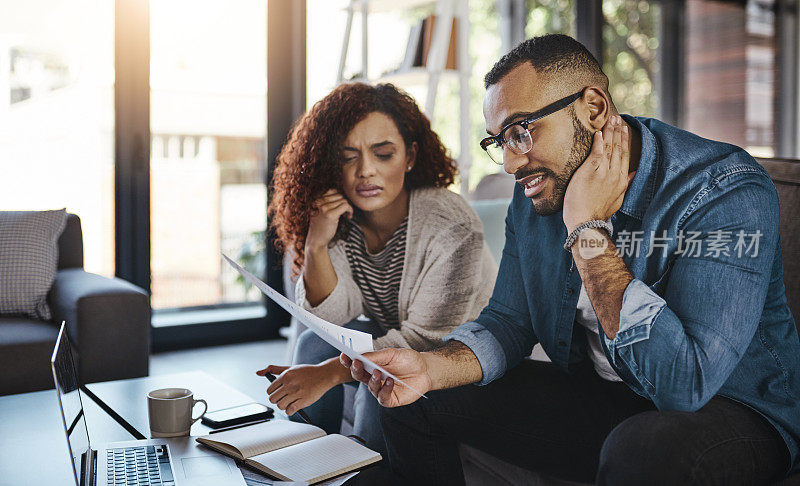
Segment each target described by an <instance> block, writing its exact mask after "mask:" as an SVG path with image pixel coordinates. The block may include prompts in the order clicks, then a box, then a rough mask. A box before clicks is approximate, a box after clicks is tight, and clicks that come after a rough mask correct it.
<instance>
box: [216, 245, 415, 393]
mask: <svg viewBox="0 0 800 486" xmlns="http://www.w3.org/2000/svg"><path fill="white" fill-rule="evenodd" d="M222 257H223V258H224V259H225V260H226V261H227V262H228V263H230V264H231V266H232V267H233V268H234V269H236V271H237V272H239V273H240V274H241V275H242V277H244V279H245V280H247V281H248V282H250V283H251V284H253V285H255V286H256V287H257V288H258V289H259V290H260V291H261V292H262V293H263V294H264V295H266V296H267V297H269V298H270V299H272V300H274V301H275V303H276V304H278V305H279V306H281V307H283V308H284V309H285V310H286V312H288V313H290V314H291V315H293V316H294V317H296V318H297V319H299V320H300V322H302V323H303V324H305V325H306V326H308V328H309V329H311V331H313V332H314V334H316V335H317V336H319V337H320V338H322V339H323V340H324V341H325V342H327V343H328V344H330V345H331V346H333V347H334V348H336V349H338V350H339V351H341V352H342V353H344V354H346V355H347V356H349V357H350V359H352V360H356V359H357V360H359V361H361V362H362V363H363V364H364V369H365V370H367V372H369V373H372V372H373V371H375V370H376V369H377V370H379V371H380V372H381V373H383V375H384V376H385V377H390V378H392V379H393V380H394V381H395V383H398V384H401V385H403V386H405V387H406V388H408V389H409V390H411V391H413V392H414V393H416V394H417V395H419V396H421V397H423V398H428V397H426V396H425V395H423V394H422V393H420V392H418V391H417V390H414V389H413V388H411V387H410V386H408V385H407V384H406V383H405V382H403V381H402V380H400V379H399V378H397V377H396V376H394V375H393V374H391V373H389V372H388V371H386V370H385V369H384V368H383V367H381V366H379V365H377V364H375V363H373V362H372V361H370V360H369V359H368V358H365V357H364V356H363V355H362V354H361V353H366V352H369V351H372V349H373V348H372V335H370V334H368V333H366V332H361V331H356V330H355V329H347V328H345V327H342V326H337V325H336V324H332V323H330V322H328V321H326V320H325V319H321V318H319V317H317V316H315V315H314V314H312V313H310V312H308V311H307V310H305V309H303V308H302V307H300V306H299V305H297V304H295V303H294V302H292V301H291V300H289V299H287V298H286V297H284V296H283V295H281V294H280V293H279V292H278V291H277V290H275V289H273V288H272V287H270V286H269V285H267V284H265V283H264V282H262V281H261V280H259V279H258V278H256V277H255V276H254V275H253V274H252V273H250V272H248V271H247V270H245V269H244V268H242V267H240V266H239V265H238V264H237V263H236V262H234V261H233V260H231V259H230V258H228V257H227V255H225V254H224V253H223V254H222Z"/></svg>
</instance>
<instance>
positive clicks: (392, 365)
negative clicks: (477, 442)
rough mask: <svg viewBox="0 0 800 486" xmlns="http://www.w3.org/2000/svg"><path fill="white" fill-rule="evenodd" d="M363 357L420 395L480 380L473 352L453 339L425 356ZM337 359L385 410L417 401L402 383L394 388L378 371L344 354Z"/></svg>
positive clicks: (387, 352)
mask: <svg viewBox="0 0 800 486" xmlns="http://www.w3.org/2000/svg"><path fill="white" fill-rule="evenodd" d="M364 357H365V358H369V359H370V360H372V362H373V363H375V364H377V365H379V366H381V367H382V368H383V369H385V370H386V371H388V372H389V373H391V374H393V375H394V376H396V377H397V378H398V379H401V380H403V382H404V383H407V384H408V386H411V387H413V388H414V390H417V391H418V392H420V393H427V392H429V391H430V390H441V389H443V388H454V387H457V386H462V385H468V384H470V383H475V382H477V381H480V380H481V378H482V377H483V369H482V368H481V364H480V362H479V361H478V358H477V357H476V356H475V353H473V352H472V350H471V349H470V348H469V347H467V346H466V345H465V344H464V343H462V342H460V341H456V340H453V341H448V342H446V343H444V344H443V345H442V347H440V348H437V349H434V350H433V351H426V352H424V353H420V352H417V351H414V350H413V349H394V348H389V349H382V350H380V351H375V352H373V353H364ZM339 359H340V360H341V363H342V364H343V365H345V366H348V367H349V368H350V374H351V375H352V377H353V378H354V379H356V380H358V381H360V382H361V383H363V384H365V385H367V386H368V387H369V391H371V392H372V394H373V395H375V398H377V399H378V403H380V404H381V405H383V406H384V407H399V406H401V405H408V404H409V403H413V402H414V401H416V400H417V399H418V398H419V395H417V394H416V393H415V392H414V391H413V390H411V389H409V388H408V387H405V386H403V385H402V384H400V385H396V384H395V383H394V380H393V379H391V378H386V377H384V376H383V373H381V372H380V371H378V370H375V371H374V372H373V373H372V374H370V373H368V372H367V370H365V369H364V364H363V363H361V362H360V361H358V360H355V361H353V360H351V359H350V358H349V357H348V356H347V355H346V354H342V355H341V356H339Z"/></svg>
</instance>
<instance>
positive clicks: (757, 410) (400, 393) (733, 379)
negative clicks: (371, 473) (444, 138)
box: [341, 35, 800, 485]
mask: <svg viewBox="0 0 800 486" xmlns="http://www.w3.org/2000/svg"><path fill="white" fill-rule="evenodd" d="M485 84H486V97H485V100H484V116H485V118H486V127H487V132H488V133H489V137H488V138H487V139H484V141H482V142H481V145H482V146H483V147H484V148H485V149H487V152H489V154H490V155H491V156H492V157H493V159H494V160H496V161H497V162H500V163H502V164H503V167H504V169H505V170H506V172H508V173H509V174H513V175H514V176H515V177H516V179H517V181H518V182H519V186H518V187H517V188H516V189H515V192H514V198H513V200H512V202H511V205H510V207H509V210H508V216H507V218H506V245H505V249H504V250H503V258H502V261H501V263H500V270H499V274H498V278H497V282H496V284H495V289H494V294H493V296H492V299H491V301H490V302H489V304H488V306H487V307H486V308H485V309H484V310H483V311H482V313H481V314H480V316H479V317H478V318H477V319H475V321H473V322H468V323H465V324H463V325H462V326H460V327H459V328H457V329H456V330H455V331H454V332H452V333H451V334H449V335H448V336H447V337H446V338H445V341H446V343H445V344H444V345H443V346H442V347H441V348H439V349H437V350H434V351H431V352H426V353H418V352H416V351H412V350H407V349H406V350H399V349H385V350H381V351H378V352H375V353H370V354H367V355H366V356H368V357H369V358H370V359H372V360H374V361H375V362H376V363H377V364H379V365H382V366H384V367H385V368H386V369H387V370H388V371H389V372H391V373H393V374H394V375H395V376H397V377H398V378H400V379H402V380H403V381H404V382H406V383H408V384H409V385H410V386H411V387H414V388H415V389H417V390H419V391H420V392H422V393H426V394H427V396H428V397H429V399H428V400H425V399H420V400H418V401H416V400H417V398H418V396H417V395H416V394H415V393H414V392H413V391H411V390H410V389H409V388H407V387H404V386H401V385H395V384H394V382H393V380H392V379H385V380H384V379H383V376H382V375H381V373H380V372H379V371H376V372H374V373H373V374H372V375H370V374H369V373H367V372H366V371H365V370H364V368H363V365H362V364H361V363H360V362H358V361H356V362H350V360H349V359H347V358H346V356H342V358H341V359H342V362H343V364H345V365H346V366H350V367H351V373H352V375H353V377H354V378H355V379H358V380H359V381H362V382H364V383H367V384H368V385H369V388H370V390H371V391H372V393H373V394H374V395H375V396H376V397H377V398H378V400H379V402H380V403H381V404H382V405H384V406H385V407H398V408H386V409H383V412H384V413H383V427H384V433H385V435H386V438H387V445H388V450H389V461H390V464H391V467H392V470H393V472H394V473H395V474H397V475H398V476H400V477H402V478H404V479H405V480H406V481H408V482H412V483H413V484H423V483H424V484H463V481H464V479H463V473H462V471H461V463H460V460H459V455H458V450H457V445H458V443H459V442H463V443H466V444H469V445H471V446H474V447H476V448H479V449H482V450H484V451H486V452H489V453H491V454H494V455H495V456H497V457H500V458H502V459H504V460H506V461H508V462H511V463H514V464H518V465H520V466H522V467H525V468H527V469H530V470H536V471H539V472H542V473H544V474H547V475H552V476H557V477H560V478H564V479H568V480H578V481H596V482H597V484H614V485H616V484H695V483H703V484H706V483H709V484H761V483H765V482H768V481H773V480H776V479H779V478H781V477H783V476H785V475H786V474H787V472H788V471H789V470H790V469H791V468H792V466H794V467H797V462H798V460H797V457H798V439H800V376H799V374H798V370H800V342H798V336H797V331H796V327H795V323H794V320H793V318H792V316H791V314H790V313H789V310H788V307H787V303H786V296H785V291H784V286H783V281H782V265H781V251H780V243H779V235H778V211H779V208H778V198H777V193H776V191H775V188H774V186H773V185H772V182H771V180H770V178H769V176H768V175H767V173H766V172H765V171H764V169H763V168H761V167H760V166H759V165H758V164H757V163H756V162H755V161H754V160H753V159H752V157H750V156H749V155H748V154H747V153H746V152H744V151H743V150H742V149H740V148H738V147H735V146H732V145H729V144H724V143H719V142H713V141H710V140H705V139H702V138H700V137H697V136H695V135H692V134H690V133H687V132H684V131H682V130H679V129H677V128H674V127H671V126H669V125H666V124H664V123H661V122H659V121H657V120H653V119H647V118H634V117H631V116H622V117H620V116H618V113H617V110H616V108H615V106H614V104H613V102H612V100H611V97H610V95H609V90H608V78H607V77H606V76H605V75H604V74H603V72H602V69H601V67H600V66H599V65H598V63H597V61H596V60H595V59H594V58H593V57H592V56H591V54H590V53H589V52H588V51H587V50H586V49H585V48H584V47H583V46H582V45H581V44H580V43H578V42H576V41H575V40H573V39H571V38H570V37H567V36H563V35H548V36H544V37H538V38H533V39H530V40H527V41H525V42H523V43H522V44H521V45H520V46H518V47H517V48H516V49H514V50H513V51H512V52H510V53H509V54H507V55H506V56H504V57H503V58H502V59H500V61H498V62H497V64H496V65H495V66H494V67H493V68H492V70H491V71H490V72H489V73H488V74H487V75H486V79H485ZM719 122H720V123H722V122H724V121H723V120H719ZM612 233H613V234H612ZM565 249H566V250H568V251H565ZM537 342H540V343H541V344H542V346H543V348H544V350H545V351H546V352H547V354H548V356H549V357H550V358H551V359H552V363H542V362H535V361H531V360H524V358H525V357H526V356H528V355H529V354H530V352H531V349H532V347H533V346H534V345H535V344H536V343H537ZM473 383H477V384H478V385H482V386H463V385H468V384H473ZM448 388H451V390H444V389H448ZM435 390H442V391H435ZM401 405H406V406H402V407H400V406H401Z"/></svg>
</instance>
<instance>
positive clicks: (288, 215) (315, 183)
mask: <svg viewBox="0 0 800 486" xmlns="http://www.w3.org/2000/svg"><path fill="white" fill-rule="evenodd" d="M374 112H380V113H383V114H385V115H387V116H389V117H390V118H391V119H392V120H393V121H394V123H395V125H397V129H398V130H399V132H400V135H401V136H402V137H403V141H404V142H405V145H406V149H407V150H408V149H410V147H411V145H412V144H413V143H414V142H416V143H417V155H416V161H415V163H414V166H413V168H412V169H411V171H410V172H408V173H407V174H406V176H405V177H406V178H405V186H406V188H407V189H409V190H410V189H416V188H418V187H447V186H449V185H451V184H452V183H453V181H454V178H455V175H456V173H457V172H458V168H457V165H456V161H455V160H453V158H451V157H450V156H449V155H448V154H447V151H446V150H445V148H444V145H442V142H441V140H439V136H438V135H436V133H435V132H434V131H433V130H431V124H430V121H429V120H428V118H427V117H426V116H425V115H423V114H422V112H421V111H420V109H419V107H418V106H417V104H416V103H415V102H414V100H413V98H411V96H409V95H408V94H407V93H405V92H404V91H402V90H400V89H398V88H396V87H395V86H393V85H391V84H378V85H375V86H372V85H369V84H364V83H347V84H342V85H340V86H338V87H337V88H336V89H334V90H333V91H332V92H331V93H330V94H328V95H327V96H326V97H325V98H323V99H321V100H320V101H318V102H317V103H316V104H314V106H313V107H312V108H311V110H309V111H308V112H307V113H305V114H304V115H303V116H302V117H300V119H299V120H298V121H297V122H296V123H295V125H294V127H293V128H292V131H291V133H290V134H289V136H288V140H287V142H286V144H285V145H284V146H283V148H282V149H281V152H280V154H278V159H277V163H276V166H275V172H274V174H273V178H272V197H271V199H270V202H269V219H270V226H271V228H272V230H273V231H275V236H276V239H275V246H276V247H277V249H278V251H281V252H285V251H291V252H293V254H294V264H295V268H300V267H301V266H302V264H303V260H304V251H303V250H304V247H305V242H306V234H307V233H308V226H309V222H310V220H311V211H312V203H313V201H315V200H316V199H318V198H319V197H321V196H322V195H323V194H324V193H325V192H326V191H328V190H329V189H333V188H335V189H338V190H339V191H340V192H341V191H342V181H341V173H342V170H341V168H342V162H343V159H344V157H343V152H342V146H343V144H344V141H345V139H346V138H347V135H348V134H349V133H350V130H352V129H353V127H354V126H355V125H356V124H357V123H358V122H360V121H361V120H363V119H364V118H366V117H367V115H369V114H370V113H374ZM345 236H346V232H345V226H344V225H343V224H342V223H340V224H339V229H338V231H337V234H336V237H335V238H334V239H339V238H343V237H345Z"/></svg>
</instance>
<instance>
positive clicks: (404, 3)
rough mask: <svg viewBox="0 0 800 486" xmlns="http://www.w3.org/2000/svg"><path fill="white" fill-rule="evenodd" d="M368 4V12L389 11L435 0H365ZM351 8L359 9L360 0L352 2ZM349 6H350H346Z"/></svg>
mask: <svg viewBox="0 0 800 486" xmlns="http://www.w3.org/2000/svg"><path fill="white" fill-rule="evenodd" d="M365 1H366V2H367V4H369V13H381V12H391V11H394V10H402V9H409V8H414V7H421V6H423V5H433V4H435V3H436V1H435V0H365ZM354 3H355V5H353V8H355V10H356V11H359V12H360V11H361V5H360V3H361V2H358V1H357V2H354ZM346 8H348V9H349V8H350V6H348V7H346Z"/></svg>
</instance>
